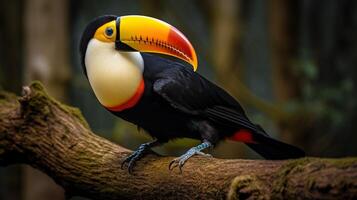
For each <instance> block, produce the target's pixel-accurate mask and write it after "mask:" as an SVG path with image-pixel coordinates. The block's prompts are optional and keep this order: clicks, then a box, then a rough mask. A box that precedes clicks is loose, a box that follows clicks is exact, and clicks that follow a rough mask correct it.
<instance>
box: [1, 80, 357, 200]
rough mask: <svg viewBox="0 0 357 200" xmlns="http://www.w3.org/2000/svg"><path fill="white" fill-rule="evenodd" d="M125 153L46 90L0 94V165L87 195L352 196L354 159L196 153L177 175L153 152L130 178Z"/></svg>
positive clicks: (355, 193)
mask: <svg viewBox="0 0 357 200" xmlns="http://www.w3.org/2000/svg"><path fill="white" fill-rule="evenodd" d="M128 153H130V151H129V150H127V149H125V148H123V147H120V146H118V145H116V144H113V143H112V142H110V141H108V140H106V139H104V138H101V137H99V136H97V135H95V134H94V133H92V132H91V131H90V128H89V126H88V124H87V122H86V121H85V120H84V118H83V117H82V115H81V114H80V111H79V110H78V109H76V108H72V107H69V106H66V105H63V104H61V103H59V102H57V101H56V100H54V99H52V98H51V97H49V96H48V95H47V93H46V92H45V90H44V89H43V87H42V85H41V84H40V83H38V82H35V83H33V84H32V85H31V86H30V87H25V88H24V94H23V96H22V97H20V98H18V97H16V96H15V95H13V94H9V93H0V164H1V165H9V164H15V163H26V164H29V165H31V166H33V167H35V168H37V169H40V170H42V171H43V172H45V173H46V174H48V175H49V176H50V177H52V178H53V179H54V180H55V182H56V183H58V184H59V185H61V186H62V187H63V188H64V189H65V191H66V193H67V195H69V196H72V195H78V196H84V197H88V198H91V199H109V200H110V199H143V198H145V199H225V198H228V199H238V198H240V199H242V198H243V199H256V198H261V199H292V198H293V199H297V198H298V199H303V198H316V199H335V198H338V199H352V198H356V197H357V159H356V158H345V159H319V158H304V159H298V160H289V161H269V160H241V159H236V160H232V159H215V158H203V157H199V156H197V157H194V158H192V159H190V160H189V161H188V162H187V163H186V165H185V167H184V169H183V173H182V174H180V173H179V171H178V170H174V171H169V170H168V163H169V162H170V161H171V159H173V158H172V157H160V156H158V155H154V154H151V155H149V156H147V157H145V158H143V159H142V160H140V161H139V162H138V163H137V164H138V165H137V166H136V167H135V169H134V170H135V171H134V175H130V174H128V172H127V170H121V169H120V164H121V160H122V159H123V158H124V157H125V156H127V155H128Z"/></svg>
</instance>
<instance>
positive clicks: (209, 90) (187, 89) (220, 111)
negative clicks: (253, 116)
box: [153, 67, 261, 132]
mask: <svg viewBox="0 0 357 200" xmlns="http://www.w3.org/2000/svg"><path fill="white" fill-rule="evenodd" d="M153 89H154V91H155V92H156V93H157V94H159V95H160V96H161V97H163V98H164V99H165V100H166V101H167V102H168V103H169V104H170V105H171V106H172V107H174V108H176V109H178V110H180V111H182V112H185V113H188V114H192V115H201V116H205V117H207V118H208V119H210V120H212V121H214V122H216V123H220V124H223V125H225V126H229V127H232V128H247V129H249V130H252V131H254V132H261V131H259V130H260V128H259V126H256V125H255V124H253V123H252V122H250V120H249V119H248V118H247V117H246V115H245V113H244V111H243V109H242V107H241V106H240V104H239V103H238V102H237V101H236V100H235V99H234V98H233V97H232V96H230V95H229V94H228V93H227V92H225V91H224V90H223V89H221V88H220V87H218V86H217V85H215V84H213V83H211V82H210V81H208V80H206V79H205V78H204V77H202V76H200V75H199V74H198V73H195V72H193V71H192V70H190V69H186V68H182V67H181V68H180V67H178V68H171V69H169V70H165V71H164V72H162V73H160V74H159V76H158V79H157V80H156V81H155V82H154V85H153Z"/></svg>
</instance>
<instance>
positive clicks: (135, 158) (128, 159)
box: [120, 144, 149, 174]
mask: <svg viewBox="0 0 357 200" xmlns="http://www.w3.org/2000/svg"><path fill="white" fill-rule="evenodd" d="M148 148H149V146H148V145H147V144H142V145H140V147H139V148H138V149H137V150H136V151H134V152H133V153H132V154H130V155H129V156H128V157H126V158H125V159H124V160H123V162H122V163H121V167H120V168H121V169H124V165H125V164H126V163H128V172H129V174H132V172H133V168H134V165H135V162H136V161H138V160H139V159H140V158H141V157H143V155H144V154H145V153H146V152H147V150H148Z"/></svg>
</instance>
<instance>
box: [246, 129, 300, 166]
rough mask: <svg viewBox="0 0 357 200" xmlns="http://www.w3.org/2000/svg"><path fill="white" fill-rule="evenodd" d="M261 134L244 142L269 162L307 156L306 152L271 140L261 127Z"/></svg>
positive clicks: (254, 135)
mask: <svg viewBox="0 0 357 200" xmlns="http://www.w3.org/2000/svg"><path fill="white" fill-rule="evenodd" d="M257 127H258V129H259V133H256V134H252V139H251V141H246V142H245V141H243V142H245V144H246V145H248V146H249V147H250V148H252V149H253V150H254V151H256V152H257V153H258V154H259V155H261V156H262V157H264V158H265V159H269V160H283V159H293V158H300V157H304V156H305V152H304V151H303V150H302V149H300V148H298V147H295V146H293V145H290V144H286V143H284V142H281V141H278V140H275V139H273V138H271V137H270V136H269V135H268V134H267V133H266V132H265V131H264V130H263V129H262V128H261V127H260V126H257Z"/></svg>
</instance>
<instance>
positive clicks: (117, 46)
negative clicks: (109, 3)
mask: <svg viewBox="0 0 357 200" xmlns="http://www.w3.org/2000/svg"><path fill="white" fill-rule="evenodd" d="M115 28H116V30H117V35H116V37H115V49H117V50H121V51H137V50H135V49H133V48H132V47H130V46H129V45H127V44H125V43H123V42H121V41H120V17H117V19H116V20H115Z"/></svg>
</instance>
